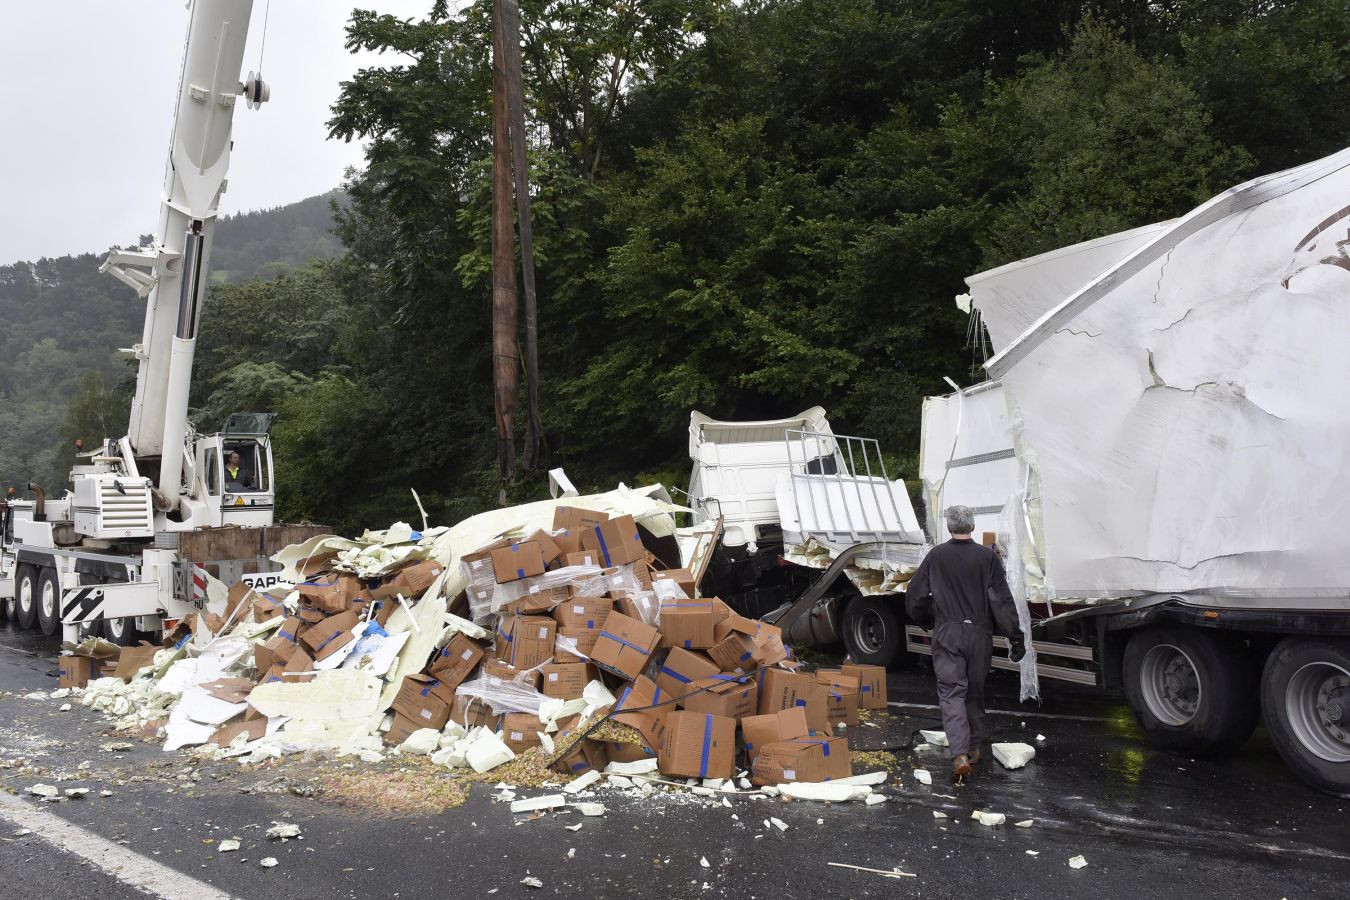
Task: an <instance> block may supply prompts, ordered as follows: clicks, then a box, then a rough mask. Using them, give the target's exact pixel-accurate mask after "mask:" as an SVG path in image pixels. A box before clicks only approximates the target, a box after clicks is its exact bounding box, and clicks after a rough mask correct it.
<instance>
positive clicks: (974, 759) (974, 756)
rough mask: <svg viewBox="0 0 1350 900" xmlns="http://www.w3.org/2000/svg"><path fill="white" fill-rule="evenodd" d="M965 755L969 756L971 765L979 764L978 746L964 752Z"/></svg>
mask: <svg viewBox="0 0 1350 900" xmlns="http://www.w3.org/2000/svg"><path fill="white" fill-rule="evenodd" d="M966 756H968V757H970V764H971V765H972V766H978V765H979V764H980V748H979V747H975V748H973V749H972V750H971V751H970V752H969V753H967V754H966Z"/></svg>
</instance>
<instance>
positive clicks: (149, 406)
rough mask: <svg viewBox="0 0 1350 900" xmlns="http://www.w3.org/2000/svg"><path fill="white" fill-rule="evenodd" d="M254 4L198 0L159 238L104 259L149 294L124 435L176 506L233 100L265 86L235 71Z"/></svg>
mask: <svg viewBox="0 0 1350 900" xmlns="http://www.w3.org/2000/svg"><path fill="white" fill-rule="evenodd" d="M252 11H253V0H192V2H191V8H190V16H189V22H188V29H187V38H186V41H185V44H184V48H183V68H182V73H181V75H180V80H179V85H178V102H177V112H176V114H175V117H174V126H173V136H172V139H171V141H170V147H169V158H168V162H167V164H166V166H165V173H164V192H163V195H162V198H161V200H162V202H161V209H160V221H159V230H158V232H157V240H156V242H155V244H154V245H153V246H152V247H151V248H150V249H149V250H148V251H139V252H114V253H112V254H110V255H109V258H108V260H107V262H105V263H104V270H105V271H111V272H112V274H113V275H115V276H117V277H118V278H119V279H121V280H122V281H124V282H126V283H127V284H130V285H131V286H132V287H134V288H135V289H136V290H137V292H138V293H139V294H141V296H143V297H146V311H145V330H144V332H143V334H142V337H141V342H140V343H139V344H138V345H136V347H135V348H133V351H132V352H133V353H134V354H135V356H136V358H137V359H138V361H139V364H140V365H139V369H138V371H137V374H136V395H135V399H134V400H133V402H132V406H131V422H130V426H129V430H128V434H127V442H128V443H129V445H130V449H131V451H132V452H133V453H134V455H135V456H136V458H137V461H138V463H149V462H150V460H151V459H153V458H154V457H156V456H157V457H159V462H158V476H157V479H156V481H157V484H158V487H159V492H160V494H161V495H162V496H163V498H164V501H166V502H167V503H168V506H169V508H170V509H172V508H176V507H177V505H178V502H179V493H180V488H181V486H182V481H183V458H184V456H183V445H184V440H185V437H186V434H187V409H188V389H189V387H190V384H191V380H192V359H193V355H194V352H195V349H196V340H197V324H198V318H199V314H200V311H201V303H202V296H203V294H204V293H205V287H206V279H207V267H208V261H209V259H210V254H211V239H212V234H213V232H214V230H215V219H216V212H217V205H218V203H219V200H220V195H221V194H222V193H223V192H224V191H225V187H226V178H225V176H226V172H227V171H228V169H229V164H230V146H231V140H230V134H231V130H232V125H233V118H234V109H235V102H236V100H237V99H238V97H239V96H241V95H243V96H244V97H245V98H246V99H247V100H248V102H249V105H250V106H254V105H256V104H260V103H261V102H263V101H264V100H266V99H267V94H268V90H267V88H266V87H265V86H264V85H263V83H262V81H261V80H260V79H255V78H253V77H252V75H251V74H250V77H249V79H248V81H247V83H241V82H240V80H239V76H240V73H241V67H242V65H243V59H244V46H245V43H246V41H247V39H248V29H249V19H250V16H251V14H252ZM127 265H134V266H141V267H147V268H149V269H150V273H149V275H148V276H147V275H145V274H143V273H140V272H136V271H128V270H127V269H126V268H125V267H126V266H127Z"/></svg>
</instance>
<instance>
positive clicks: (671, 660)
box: [656, 647, 722, 700]
mask: <svg viewBox="0 0 1350 900" xmlns="http://www.w3.org/2000/svg"><path fill="white" fill-rule="evenodd" d="M721 671H722V670H721V669H719V668H718V667H717V663H715V662H713V661H712V660H711V659H709V658H708V657H707V656H705V655H704V654H702V653H698V652H696V651H693V650H685V649H684V648H683V647H676V648H674V649H673V650H671V651H670V653H669V654H668V655H667V656H666V659H665V661H664V662H663V663H661V667H660V669H659V670H658V672H657V676H656V686H657V687H659V688H660V689H661V690H663V691H665V692H666V694H667V695H668V696H670V697H674V698H675V699H676V700H678V699H680V698H681V697H683V696H684V695H685V694H687V693H688V692H689V689H690V687H689V686H690V685H692V684H693V683H694V682H695V681H698V680H699V679H702V678H711V677H713V676H714V675H718V674H721Z"/></svg>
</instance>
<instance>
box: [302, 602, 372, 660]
mask: <svg viewBox="0 0 1350 900" xmlns="http://www.w3.org/2000/svg"><path fill="white" fill-rule="evenodd" d="M358 621H359V620H358V619H357V617H356V613H355V612H353V611H351V610H348V611H347V612H344V613H338V614H337V615H335V616H330V617H329V618H327V619H324V620H323V621H322V622H320V623H319V624H318V625H315V626H314V627H312V628H310V629H309V630H308V631H306V632H305V633H304V634H302V635H301V636H300V642H301V643H303V644H304V645H305V646H306V647H309V648H310V649H311V650H313V651H314V659H315V661H318V660H321V659H327V658H328V657H330V656H332V655H333V654H334V653H336V652H337V651H339V650H341V649H342V648H343V647H345V646H347V645H348V644H350V643H351V642H352V641H353V640H355V638H354V637H353V636H352V629H353V628H355V627H356V624H357V622H358Z"/></svg>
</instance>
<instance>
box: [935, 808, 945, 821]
mask: <svg viewBox="0 0 1350 900" xmlns="http://www.w3.org/2000/svg"><path fill="white" fill-rule="evenodd" d="M933 818H935V819H945V818H947V814H946V813H945V812H943V811H942V810H940V809H935V810H933Z"/></svg>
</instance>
